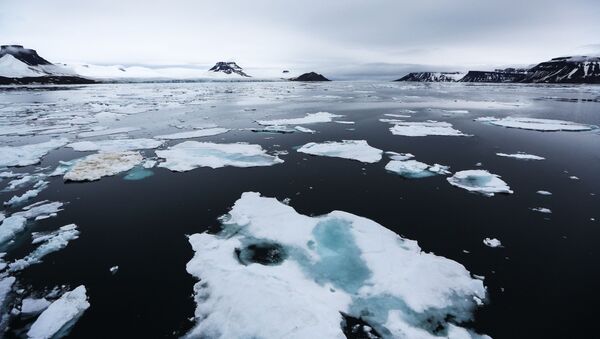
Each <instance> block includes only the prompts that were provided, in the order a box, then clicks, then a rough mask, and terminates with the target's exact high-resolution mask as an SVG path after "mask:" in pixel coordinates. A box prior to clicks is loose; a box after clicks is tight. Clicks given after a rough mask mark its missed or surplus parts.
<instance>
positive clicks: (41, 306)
mask: <svg viewBox="0 0 600 339" xmlns="http://www.w3.org/2000/svg"><path fill="white" fill-rule="evenodd" d="M50 304H51V303H50V302H49V301H48V300H46V298H39V299H36V298H26V299H23V301H22V302H21V313H23V314H38V313H41V312H42V311H43V310H45V309H47V308H48V306H50Z"/></svg>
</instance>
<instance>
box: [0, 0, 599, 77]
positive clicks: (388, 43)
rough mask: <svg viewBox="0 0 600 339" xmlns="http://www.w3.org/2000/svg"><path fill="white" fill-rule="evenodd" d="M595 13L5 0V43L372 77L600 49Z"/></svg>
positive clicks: (444, 3)
mask: <svg viewBox="0 0 600 339" xmlns="http://www.w3.org/2000/svg"><path fill="white" fill-rule="evenodd" d="M599 18H600V1H599V0H569V1H564V0H561V1H556V0H518V1H517V0H419V1H405V0H387V1H383V0H302V1H285V0H220V1H202V0H170V1H166V0H151V1H142V0H136V1H133V0H118V1H117V0H102V1H86V0H52V1H48V0H0V44H22V45H24V46H25V47H28V48H33V49H36V50H37V51H38V53H39V54H40V55H41V56H42V57H44V58H46V59H48V60H50V61H53V62H67V63H69V62H85V63H94V64H123V65H155V66H156V65H211V64H214V63H215V62H216V61H219V60H235V61H236V62H237V63H238V64H240V65H241V66H242V67H245V68H246V67H254V68H260V67H265V68H286V69H289V68H292V69H293V68H301V69H310V70H315V71H322V72H327V71H329V72H334V73H338V74H346V75H350V76H357V77H364V76H367V77H368V76H369V75H373V76H376V75H378V74H385V73H389V72H398V73H406V72H405V71H408V70H448V71H453V70H466V69H490V68H496V67H502V66H512V65H529V64H535V63H538V62H541V61H544V60H548V59H550V58H552V57H557V56H564V55H574V54H577V55H581V54H585V55H590V54H600V19H599ZM400 75H402V74H400Z"/></svg>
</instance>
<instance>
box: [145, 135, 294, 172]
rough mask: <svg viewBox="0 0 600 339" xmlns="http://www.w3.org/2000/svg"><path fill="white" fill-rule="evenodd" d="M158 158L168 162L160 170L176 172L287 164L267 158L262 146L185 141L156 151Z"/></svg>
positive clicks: (274, 157) (278, 159)
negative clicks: (206, 168)
mask: <svg viewBox="0 0 600 339" xmlns="http://www.w3.org/2000/svg"><path fill="white" fill-rule="evenodd" d="M156 155H157V156H158V157H159V158H163V159H165V160H166V161H165V162H162V163H160V164H158V167H164V168H168V169H170V170H171V171H176V172H184V171H190V170H192V169H194V168H198V167H211V168H220V167H225V166H234V167H255V166H272V165H276V164H280V163H282V162H283V160H282V159H280V158H279V157H277V156H272V155H269V154H267V152H266V151H265V150H264V149H263V148H262V147H261V146H260V145H255V144H243V143H233V144H216V143H211V142H198V141H184V142H182V143H180V144H177V145H175V146H172V147H169V148H168V149H166V150H159V151H156Z"/></svg>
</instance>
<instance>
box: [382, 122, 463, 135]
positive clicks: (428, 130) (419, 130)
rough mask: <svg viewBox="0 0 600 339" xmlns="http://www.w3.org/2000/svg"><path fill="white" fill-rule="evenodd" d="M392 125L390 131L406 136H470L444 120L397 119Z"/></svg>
mask: <svg viewBox="0 0 600 339" xmlns="http://www.w3.org/2000/svg"><path fill="white" fill-rule="evenodd" d="M393 124H394V126H393V127H390V131H391V132H392V134H394V135H403V136H407V137H424V136H428V135H442V136H463V137H464V136H470V135H468V134H464V133H463V132H461V131H459V130H457V129H454V128H453V127H452V124H451V123H449V122H444V121H434V120H428V121H424V122H412V121H405V122H403V121H399V120H396V121H394V122H393Z"/></svg>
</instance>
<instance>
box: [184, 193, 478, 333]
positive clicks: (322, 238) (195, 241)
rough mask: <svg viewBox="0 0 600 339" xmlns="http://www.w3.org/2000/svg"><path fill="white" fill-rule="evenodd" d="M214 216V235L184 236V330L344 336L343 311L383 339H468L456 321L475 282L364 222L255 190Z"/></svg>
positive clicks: (467, 309) (470, 300)
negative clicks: (406, 338) (187, 321)
mask: <svg viewBox="0 0 600 339" xmlns="http://www.w3.org/2000/svg"><path fill="white" fill-rule="evenodd" d="M221 220H222V222H223V231H222V232H221V233H220V234H217V235H213V234H209V233H202V234H194V235H192V236H190V238H189V241H190V244H191V245H192V248H193V250H194V251H195V255H194V258H193V259H192V260H191V261H190V262H189V263H188V264H187V271H188V272H189V273H190V274H192V275H193V276H194V277H196V278H197V279H198V280H199V282H198V283H197V284H196V285H195V286H194V294H195V300H196V303H197V307H196V312H195V318H196V321H197V323H196V326H195V327H194V328H193V329H192V330H191V331H190V333H189V334H188V336H189V337H203V336H209V337H211V338H345V336H344V334H343V332H342V328H341V323H342V322H343V317H342V315H341V313H344V314H347V315H349V316H352V317H356V318H359V317H360V318H362V319H363V320H364V321H366V322H367V323H368V324H369V326H370V327H372V328H374V329H375V330H376V331H377V332H378V333H380V334H383V335H384V337H385V338H394V337H403V335H404V334H406V333H419V335H420V336H419V338H432V339H433V338H438V334H439V333H443V335H444V336H446V334H448V336H450V337H452V338H459V337H460V338H469V337H476V334H474V333H473V332H471V331H468V330H466V329H464V328H462V327H458V325H454V324H460V323H461V322H463V321H467V320H469V319H470V318H471V314H472V311H473V309H474V308H475V307H477V302H476V300H479V301H481V300H484V299H485V296H486V289H485V287H484V285H483V282H482V281H481V280H478V279H473V278H472V277H471V275H470V273H469V271H467V270H466V269H465V267H464V266H462V265H461V264H459V263H457V262H455V261H452V260H449V259H446V258H444V257H440V256H436V255H434V254H431V253H426V252H423V251H422V250H421V248H420V247H419V246H418V244H417V243H416V242H415V241H413V240H409V239H405V238H402V237H400V236H398V235H397V234H395V233H393V232H392V231H390V230H388V229H387V228H385V227H383V226H381V225H379V224H377V223H376V222H374V221H372V220H369V219H366V218H362V217H359V216H356V215H353V214H350V213H346V212H341V211H334V212H331V213H329V214H326V215H323V216H319V217H309V216H305V215H302V214H298V213H297V212H296V211H295V210H294V209H293V208H292V207H290V206H288V205H285V204H284V203H281V202H279V201H277V200H276V199H274V198H264V197H261V196H260V194H258V193H253V192H247V193H244V194H243V195H242V197H241V198H240V199H239V200H238V201H237V202H236V203H235V205H234V206H233V208H232V209H231V211H230V213H229V214H228V215H227V216H225V217H223V218H222V219H221ZM448 319H453V324H450V323H448V321H447V320H448ZM455 327H456V328H455ZM434 331H436V333H434ZM458 332H460V333H461V335H462V337H461V336H458V335H454V334H453V333H458Z"/></svg>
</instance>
